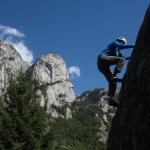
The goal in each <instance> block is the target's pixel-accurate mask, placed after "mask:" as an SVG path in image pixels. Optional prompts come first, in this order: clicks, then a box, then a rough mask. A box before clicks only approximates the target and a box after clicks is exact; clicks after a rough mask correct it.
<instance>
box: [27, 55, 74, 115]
mask: <svg viewBox="0 0 150 150" xmlns="http://www.w3.org/2000/svg"><path fill="white" fill-rule="evenodd" d="M29 74H30V77H31V79H32V80H34V81H36V82H37V83H38V85H39V91H38V94H39V95H40V99H41V105H43V106H44V107H45V108H46V109H47V111H49V112H50V111H52V112H54V111H53V110H52V109H51V106H52V105H55V106H58V107H61V106H63V104H65V103H66V102H67V103H70V102H73V101H74V100H75V95H74V91H73V85H72V83H71V82H70V80H69V76H68V70H67V67H66V64H65V62H64V61H63V59H62V58H61V57H60V56H58V55H56V54H47V55H45V56H43V57H41V58H40V59H38V60H37V61H36V62H35V63H34V64H33V65H32V66H31V67H30V68H29ZM55 115H56V113H55Z"/></svg>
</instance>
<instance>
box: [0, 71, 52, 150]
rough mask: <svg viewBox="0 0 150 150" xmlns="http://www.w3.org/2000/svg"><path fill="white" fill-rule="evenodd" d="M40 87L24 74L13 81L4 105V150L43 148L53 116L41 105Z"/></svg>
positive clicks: (0, 141)
mask: <svg viewBox="0 0 150 150" xmlns="http://www.w3.org/2000/svg"><path fill="white" fill-rule="evenodd" d="M36 91H37V89H36V87H35V86H34V84H33V82H32V81H31V80H29V79H28V78H27V77H26V75H25V74H24V73H20V75H19V76H18V77H17V79H15V80H14V79H12V80H10V83H9V87H8V89H7V93H6V94H5V96H4V98H3V99H2V100H1V102H0V146H1V149H22V150H26V149H27V150H30V149H32V150H33V149H35V150H38V149H41V148H42V146H43V141H44V140H43V138H44V136H45V135H46V134H47V133H48V132H49V130H50V128H49V127H50V126H49V117H48V114H47V113H46V112H45V110H44V108H43V107H41V106H40V102H39V101H38V98H37V94H36Z"/></svg>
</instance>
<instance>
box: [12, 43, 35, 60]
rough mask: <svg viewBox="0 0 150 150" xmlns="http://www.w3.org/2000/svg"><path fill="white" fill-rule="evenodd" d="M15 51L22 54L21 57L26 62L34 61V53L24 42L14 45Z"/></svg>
mask: <svg viewBox="0 0 150 150" xmlns="http://www.w3.org/2000/svg"><path fill="white" fill-rule="evenodd" d="M13 46H14V47H15V49H16V50H17V51H18V52H19V53H20V55H21V57H22V58H23V60H24V61H26V62H29V63H32V61H33V54H32V52H31V51H30V50H29V49H28V48H27V47H26V46H25V44H24V42H23V41H20V42H18V43H13Z"/></svg>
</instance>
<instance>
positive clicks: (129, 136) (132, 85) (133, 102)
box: [107, 7, 150, 150]
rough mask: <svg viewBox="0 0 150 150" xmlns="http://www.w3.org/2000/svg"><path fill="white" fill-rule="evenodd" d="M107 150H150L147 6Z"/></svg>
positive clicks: (149, 19) (149, 25) (149, 26)
mask: <svg viewBox="0 0 150 150" xmlns="http://www.w3.org/2000/svg"><path fill="white" fill-rule="evenodd" d="M119 99H120V105H119V108H118V110H117V112H116V115H115V117H114V119H113V122H112V127H111V130H110V134H109V139H108V148H107V149H108V150H148V149H150V7H149V8H148V10H147V12H146V15H145V19H144V22H143V24H142V26H141V29H140V31H139V34H138V37H137V40H136V45H135V48H134V50H133V53H132V58H131V61H130V63H129V65H128V68H127V72H126V74H125V76H124V84H123V87H122V90H121V93H120V98H119Z"/></svg>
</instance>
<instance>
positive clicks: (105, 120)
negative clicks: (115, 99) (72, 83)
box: [77, 89, 116, 143]
mask: <svg viewBox="0 0 150 150" xmlns="http://www.w3.org/2000/svg"><path fill="white" fill-rule="evenodd" d="M106 94H107V90H106V89H94V90H90V91H86V92H84V93H82V94H81V95H79V96H77V100H78V101H85V102H87V103H89V105H92V106H93V105H97V106H98V107H99V108H100V112H101V116H99V115H98V114H95V117H97V118H99V120H100V122H101V126H100V127H99V132H98V133H97V136H98V138H99V141H100V142H102V143H106V142H107V138H108V130H109V127H110V123H111V119H112V118H113V116H114V115H115V112H116V109H115V108H114V107H109V104H108V101H107V100H106V98H105V97H106Z"/></svg>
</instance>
